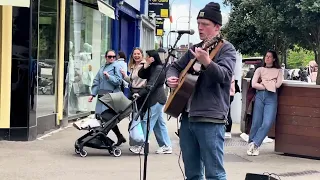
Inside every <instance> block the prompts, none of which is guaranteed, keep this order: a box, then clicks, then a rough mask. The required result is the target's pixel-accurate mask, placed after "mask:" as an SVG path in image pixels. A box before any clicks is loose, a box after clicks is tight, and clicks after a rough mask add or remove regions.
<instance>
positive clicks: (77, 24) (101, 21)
mask: <svg viewBox="0 0 320 180" xmlns="http://www.w3.org/2000/svg"><path fill="white" fill-rule="evenodd" d="M71 2H72V3H71V6H70V32H69V33H70V41H69V62H68V68H67V71H68V73H67V76H66V83H67V88H66V91H67V92H66V93H65V99H64V102H65V103H64V115H65V116H72V115H76V114H79V113H84V112H90V111H94V110H95V102H93V103H88V97H89V96H90V95H91V86H92V82H93V79H94V76H95V75H96V74H97V72H98V70H99V68H100V67H101V65H102V64H101V62H103V63H104V62H105V60H104V53H105V51H106V50H107V49H108V48H110V46H109V45H110V36H111V32H110V31H111V19H109V18H108V17H106V16H104V15H102V14H101V13H100V12H99V11H97V10H95V9H92V8H89V7H86V6H84V5H82V4H80V3H78V2H76V1H74V0H73V1H71ZM86 2H90V3H94V2H96V0H86ZM66 33H68V32H66Z"/></svg>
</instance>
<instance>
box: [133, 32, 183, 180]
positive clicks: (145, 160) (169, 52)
mask: <svg viewBox="0 0 320 180" xmlns="http://www.w3.org/2000/svg"><path fill="white" fill-rule="evenodd" d="M182 35H183V33H179V35H178V37H177V39H176V41H175V43H174V45H173V46H171V47H170V49H169V51H168V56H167V58H166V60H165V63H164V65H163V67H162V69H161V72H160V73H159V74H158V76H157V77H156V79H155V82H154V84H153V85H151V86H150V87H149V88H148V94H147V95H146V97H145V99H144V101H143V103H142V105H141V107H140V109H139V111H138V113H137V114H136V116H135V117H134V119H133V121H136V120H138V118H139V116H140V114H141V112H142V109H143V107H144V106H145V104H146V102H147V101H148V102H149V96H150V94H151V92H152V91H153V89H154V88H155V87H154V85H155V84H156V83H157V81H158V80H159V77H160V75H161V74H162V72H163V71H164V69H166V68H167V64H168V61H169V58H170V56H173V54H172V52H173V51H174V50H175V46H176V45H177V43H178V41H179V40H180V38H181V36H182ZM148 105H149V103H148ZM147 111H148V113H147V115H148V117H147V132H146V140H145V142H144V144H145V145H144V167H143V180H146V179H147V164H148V154H149V142H148V140H149V133H150V115H151V114H150V107H148V110H147Z"/></svg>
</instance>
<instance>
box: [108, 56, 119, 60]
mask: <svg viewBox="0 0 320 180" xmlns="http://www.w3.org/2000/svg"><path fill="white" fill-rule="evenodd" d="M106 57H107V58H109V59H111V58H116V57H117V56H106Z"/></svg>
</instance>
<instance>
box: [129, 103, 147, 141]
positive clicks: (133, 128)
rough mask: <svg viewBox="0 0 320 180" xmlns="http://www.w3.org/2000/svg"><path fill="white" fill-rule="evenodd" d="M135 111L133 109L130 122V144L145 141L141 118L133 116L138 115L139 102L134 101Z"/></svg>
mask: <svg viewBox="0 0 320 180" xmlns="http://www.w3.org/2000/svg"><path fill="white" fill-rule="evenodd" d="M133 106H134V107H133V111H132V118H131V121H130V123H129V129H128V130H129V145H130V146H134V145H141V144H142V143H143V142H144V133H143V130H142V125H141V120H140V118H138V119H137V120H136V121H135V120H133V118H134V117H135V116H136V114H137V112H138V106H137V103H136V102H134V103H133Z"/></svg>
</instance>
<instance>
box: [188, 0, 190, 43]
mask: <svg viewBox="0 0 320 180" xmlns="http://www.w3.org/2000/svg"><path fill="white" fill-rule="evenodd" d="M190 24H191V0H189V24H188V29H190V28H191V27H190ZM189 46H190V34H188V49H189V48H190V47H189Z"/></svg>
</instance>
